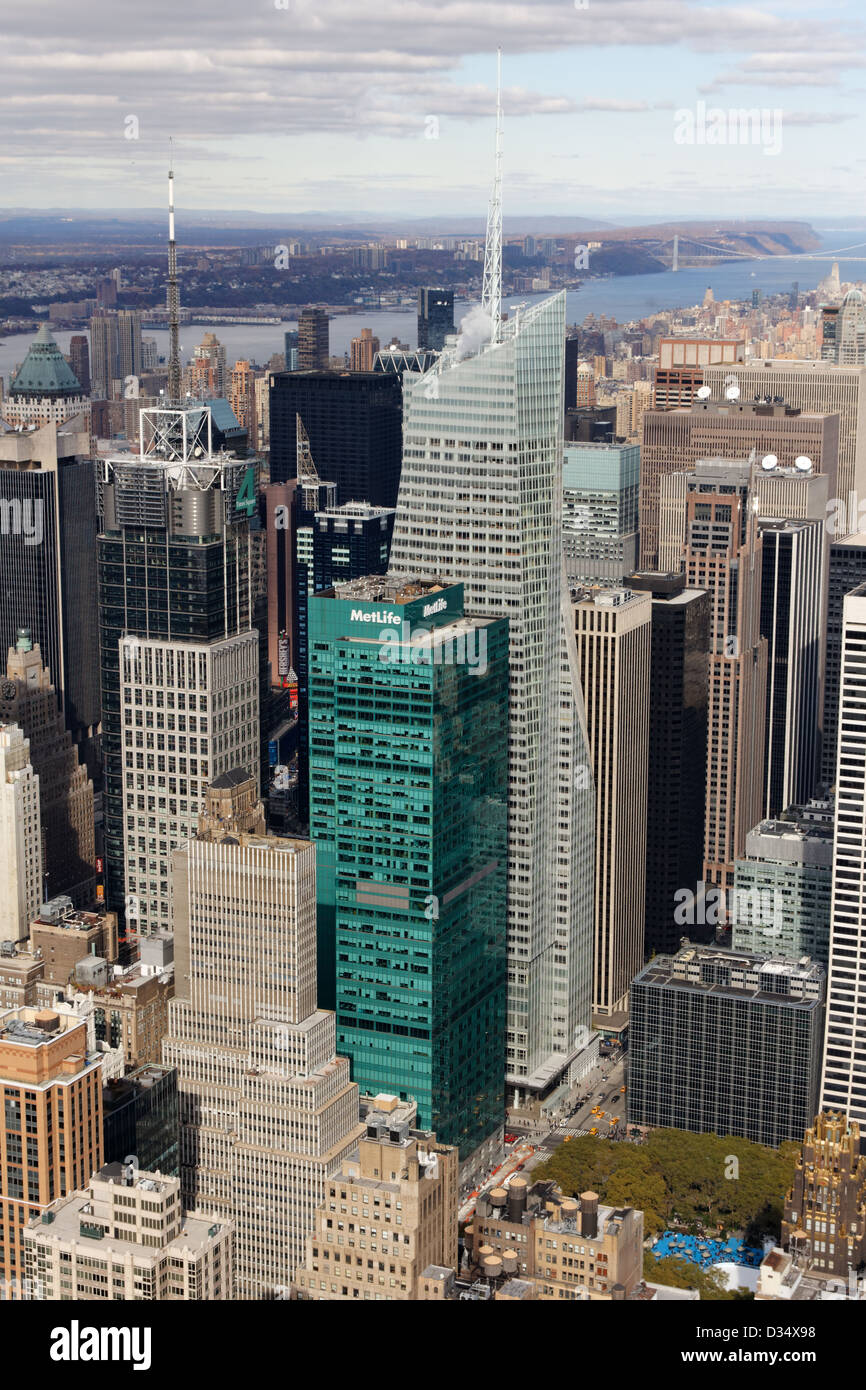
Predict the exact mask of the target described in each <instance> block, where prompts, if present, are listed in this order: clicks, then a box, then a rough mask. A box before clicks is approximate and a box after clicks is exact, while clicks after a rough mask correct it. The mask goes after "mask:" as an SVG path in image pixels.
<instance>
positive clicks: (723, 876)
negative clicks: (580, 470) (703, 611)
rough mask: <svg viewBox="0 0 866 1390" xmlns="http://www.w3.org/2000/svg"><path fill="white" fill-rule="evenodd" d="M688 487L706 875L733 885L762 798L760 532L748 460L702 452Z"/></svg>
mask: <svg viewBox="0 0 866 1390" xmlns="http://www.w3.org/2000/svg"><path fill="white" fill-rule="evenodd" d="M686 487H687V492H686V551H685V574H686V583H687V585H688V587H689V588H690V589H706V590H707V591H708V593H709V594H710V601H711V604H712V609H711V618H710V657H709V698H708V704H707V727H708V737H707V763H706V768H707V782H706V817H705V822H704V825H705V831H704V872H703V874H702V879H703V881H704V882H705V883H707V884H711V885H713V886H715V887H717V888H720V889H722V890H724V889H726V888H730V887H733V882H734V860H735V859H736V858H737V857H738V856H739V855H742V853H743V850H744V849H745V843H746V832H747V831H748V830H750V829H751V828H752V826H753V825H756V824H757V822H758V821H759V820H760V819H761V809H762V806H763V794H764V786H765V779H764V766H765V738H766V730H765V709H766V698H767V639H766V638H765V637H763V636H762V635H761V631H760V617H761V574H762V563H763V550H762V537H761V532H760V530H759V527H758V524H757V516H756V513H755V509H754V491H753V488H754V470H753V467H752V465H751V464H750V463H748V462H746V463H743V462H740V463H723V462H720V461H718V460H714V459H701V460H699V461H698V463H697V464H696V466H695V471H694V473H692V474H690V475H689V477H688V479H687V484H686Z"/></svg>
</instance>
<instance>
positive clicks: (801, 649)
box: [758, 518, 825, 819]
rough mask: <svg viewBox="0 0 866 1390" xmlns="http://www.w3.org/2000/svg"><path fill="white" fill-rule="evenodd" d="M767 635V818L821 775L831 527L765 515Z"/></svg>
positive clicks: (802, 796)
mask: <svg viewBox="0 0 866 1390" xmlns="http://www.w3.org/2000/svg"><path fill="white" fill-rule="evenodd" d="M758 527H759V531H760V535H761V542H762V551H763V566H762V575H761V636H762V637H764V638H766V640H767V702H766V712H765V728H766V740H765V755H764V756H765V772H764V778H765V781H764V798H763V816H764V817H765V818H767V819H769V818H771V817H773V816H779V815H781V814H782V812H783V811H786V810H787V809H788V807H789V806H793V805H799V804H802V803H803V802H804V801H808V800H809V798H810V797H811V796H812V795H813V794H814V792H815V787H816V784H817V781H818V776H819V747H820V723H821V710H820V705H821V665H820V662H821V649H822V632H823V628H824V605H823V602H822V600H823V597H824V593H825V587H824V551H825V543H824V528H823V526H822V524H821V522H820V521H817V520H816V521H800V520H797V521H777V520H768V519H764V518H761V519H760V520H759V522H758Z"/></svg>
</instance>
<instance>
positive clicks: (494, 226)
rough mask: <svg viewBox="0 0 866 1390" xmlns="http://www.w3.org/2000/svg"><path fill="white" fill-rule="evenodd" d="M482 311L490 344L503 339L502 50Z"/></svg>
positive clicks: (498, 63) (498, 52) (498, 61)
mask: <svg viewBox="0 0 866 1390" xmlns="http://www.w3.org/2000/svg"><path fill="white" fill-rule="evenodd" d="M481 307H482V309H483V310H484V311H485V313H486V314H487V316H488V318H489V319H490V341H491V343H498V342H499V341H500V338H501V336H502V49H501V48H498V49H497V50H496V156H495V161H494V167H493V192H492V194H491V197H490V203H489V205H488V208H487V236H486V238H485V242H484V278H483V280H482V282H481Z"/></svg>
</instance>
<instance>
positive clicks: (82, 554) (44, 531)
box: [0, 416, 100, 776]
mask: <svg viewBox="0 0 866 1390" xmlns="http://www.w3.org/2000/svg"><path fill="white" fill-rule="evenodd" d="M94 472H95V470H94V465H93V463H92V462H91V460H90V435H89V432H88V426H87V421H86V419H85V418H84V417H82V416H79V417H78V418H77V419H75V420H74V421H69V422H68V423H67V424H66V425H65V426H61V427H58V426H57V425H45V426H43V428H42V429H39V430H34V431H32V432H31V433H23V434H18V433H16V432H14V431H13V432H10V433H8V434H3V433H2V432H0V495H2V496H3V497H4V498H6V499H7V500H8V503H9V508H8V516H9V517H10V518H11V521H10V524H9V526H8V529H7V527H5V526H4V534H3V537H2V546H0V651H3V652H6V651H8V650H9V648H10V647H14V646H15V644H16V641H17V638H18V630H19V628H22V627H26V628H29V630H30V636H31V640H32V641H33V643H34V645H36V646H38V647H39V650H40V652H41V653H42V659H43V661H44V662H45V665H46V667H47V668H48V670H49V671H50V672H51V676H52V678H53V680H54V685H55V688H56V694H57V702H58V706H59V707H60V708H62V709H63V712H64V719H65V724H66V727H67V729H68V730H69V731H70V733H71V734H72V738H73V741H74V742H75V743H76V744H78V745H83V748H82V751H83V753H84V756H85V757H86V758H87V762H88V768H89V771H90V775H91V776H93V775H94V772H95V771H96V769H97V766H98V757H97V752H96V748H95V745H94V738H95V735H96V728H97V725H98V723H99V719H100V706H99V677H98V674H97V671H96V669H95V662H94V660H93V653H94V651H95V649H96V645H97V641H98V627H97V620H96V610H95V606H94V603H93V595H94V592H95V590H96V553H95V541H96V531H97V523H96V495H95V489H94Z"/></svg>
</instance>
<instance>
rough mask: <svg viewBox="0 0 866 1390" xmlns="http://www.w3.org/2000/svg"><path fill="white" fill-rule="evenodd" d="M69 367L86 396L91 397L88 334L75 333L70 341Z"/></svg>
mask: <svg viewBox="0 0 866 1390" xmlns="http://www.w3.org/2000/svg"><path fill="white" fill-rule="evenodd" d="M69 365H70V366H71V368H72V370H73V372H74V374H75V376H76V377H77V378H78V381H79V382H80V383H81V390H82V393H83V394H84V395H85V396H89V395H90V348H89V346H88V343H87V334H86V333H73V335H72V337H71V338H70V339H69Z"/></svg>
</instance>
